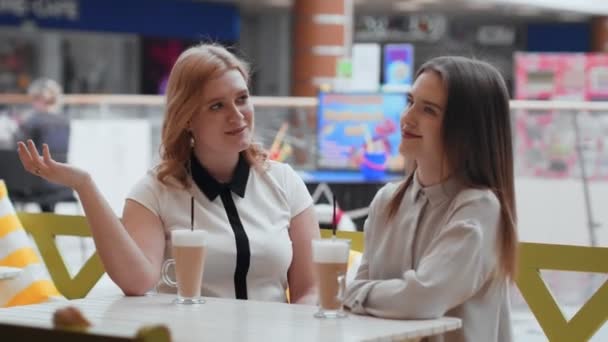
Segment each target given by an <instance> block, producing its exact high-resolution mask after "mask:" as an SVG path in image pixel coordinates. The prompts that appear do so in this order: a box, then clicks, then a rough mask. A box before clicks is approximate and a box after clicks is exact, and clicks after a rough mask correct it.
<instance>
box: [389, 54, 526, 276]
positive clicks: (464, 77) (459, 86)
mask: <svg viewBox="0 0 608 342" xmlns="http://www.w3.org/2000/svg"><path fill="white" fill-rule="evenodd" d="M427 71H432V72H436V73H437V74H438V75H439V76H440V77H441V79H442V80H443V84H444V86H445V89H446V90H447V95H448V99H447V107H446V111H445V115H444V118H443V123H442V128H441V131H442V138H443V148H444V151H445V152H446V153H445V158H446V159H447V162H448V165H449V166H450V168H451V170H452V172H453V173H454V176H456V177H458V178H459V179H461V180H462V181H464V182H465V183H466V184H467V186H470V187H473V188H482V189H490V190H492V192H494V194H495V195H496V197H497V198H498V201H499V202H500V208H501V209H500V217H501V230H500V232H499V236H498V241H497V247H498V252H497V253H498V260H499V273H500V274H503V275H505V276H509V277H511V278H513V276H514V275H515V272H516V268H517V267H516V266H517V243H518V242H517V227H516V222H517V213H516V208H515V186H514V180H513V177H514V176H513V143H512V133H511V118H510V110H509V93H508V91H507V87H506V85H505V82H504V80H503V78H502V76H501V75H500V73H499V72H498V70H496V68H494V67H493V66H491V65H490V64H488V63H485V62H481V61H476V60H472V59H469V58H465V57H438V58H435V59H432V60H430V61H428V62H426V63H425V64H424V65H422V67H420V69H419V70H418V72H417V73H416V78H418V76H420V75H421V74H422V73H423V72H427ZM413 177H414V172H410V173H409V175H408V177H407V178H406V180H405V181H404V182H403V183H402V184H401V185H400V187H399V188H398V189H397V191H396V192H395V194H394V196H393V198H392V199H391V201H390V203H389V205H388V207H387V210H388V218H389V220H390V219H392V218H393V217H394V216H395V214H396V213H397V211H398V209H399V206H400V204H401V202H402V201H403V196H404V195H405V192H406V190H407V188H408V187H409V185H410V184H411V183H412V178H413Z"/></svg>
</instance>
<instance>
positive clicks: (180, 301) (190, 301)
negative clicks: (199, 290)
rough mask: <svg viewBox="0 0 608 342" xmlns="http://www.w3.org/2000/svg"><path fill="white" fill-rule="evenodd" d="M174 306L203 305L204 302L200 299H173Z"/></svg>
mask: <svg viewBox="0 0 608 342" xmlns="http://www.w3.org/2000/svg"><path fill="white" fill-rule="evenodd" d="M173 303H174V304H184V305H196V304H204V303H205V300H204V299H202V298H175V299H174V300H173Z"/></svg>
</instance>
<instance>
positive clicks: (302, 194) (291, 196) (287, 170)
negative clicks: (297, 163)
mask: <svg viewBox="0 0 608 342" xmlns="http://www.w3.org/2000/svg"><path fill="white" fill-rule="evenodd" d="M283 169H284V171H283V186H284V187H285V188H284V190H285V194H286V196H287V202H288V204H289V209H290V211H291V218H294V217H296V216H298V214H300V213H301V212H303V211H304V210H305V209H307V208H308V207H310V206H311V205H312V204H313V201H312V197H311V196H310V193H309V192H308V189H307V188H306V185H305V184H304V181H303V180H302V177H300V176H299V175H298V174H297V173H296V172H295V171H294V169H293V168H292V167H291V166H290V165H289V164H283Z"/></svg>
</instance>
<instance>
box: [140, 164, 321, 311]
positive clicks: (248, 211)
mask: <svg viewBox="0 0 608 342" xmlns="http://www.w3.org/2000/svg"><path fill="white" fill-rule="evenodd" d="M266 164H267V165H266V168H265V169H264V170H263V171H260V170H258V169H257V168H253V167H250V166H249V164H248V163H247V161H246V159H245V158H244V157H241V158H240V159H239V162H238V165H237V167H236V170H235V173H234V176H233V179H232V181H231V182H230V183H227V184H221V183H219V182H217V181H216V180H215V179H214V178H213V177H212V176H211V175H210V174H209V173H208V172H207V171H206V170H205V169H204V167H202V166H201V165H200V164H199V163H198V161H197V160H196V158H192V178H193V180H194V182H193V186H192V187H191V188H190V189H181V188H176V187H170V186H167V185H164V184H162V183H161V182H160V181H159V180H158V179H157V178H156V171H155V170H154V169H153V170H151V171H149V172H148V173H147V174H146V176H145V177H143V179H141V180H140V181H139V182H138V183H137V184H136V185H135V187H134V188H133V189H132V191H131V192H130V194H129V196H128V198H129V199H131V200H134V201H136V202H138V203H140V204H141V205H143V206H145V207H146V208H148V209H149V210H150V211H152V212H153V213H154V214H155V215H157V216H158V217H159V218H160V220H161V221H162V223H163V229H164V234H165V241H166V244H165V259H168V258H171V248H170V247H171V243H170V241H169V239H170V235H171V234H170V231H171V230H174V229H177V228H189V227H190V199H191V196H194V202H195V209H194V217H195V219H194V226H195V229H202V230H205V231H207V233H208V245H207V246H208V247H207V258H206V261H205V272H204V275H203V285H202V286H203V288H202V294H203V296H211V297H226V298H238V299H254V300H262V301H277V302H285V301H286V296H285V290H286V289H287V287H288V284H287V271H288V269H289V266H290V265H291V261H292V256H293V253H292V242H291V239H290V237H289V229H290V221H291V219H292V218H293V217H295V216H296V215H298V214H300V213H301V212H302V211H304V210H305V209H307V208H308V207H310V206H311V205H312V204H313V201H312V198H311V196H310V194H309V193H308V191H307V189H306V186H305V185H304V182H303V181H302V179H301V178H300V177H299V176H298V175H297V174H296V172H295V171H294V170H293V169H292V168H291V167H290V166H289V165H287V164H283V163H279V162H275V161H267V162H266ZM157 289H158V291H159V292H175V289H172V288H169V287H167V286H165V285H164V284H162V283H159V285H158V286H157Z"/></svg>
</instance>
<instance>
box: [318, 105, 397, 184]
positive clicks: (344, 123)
mask: <svg viewBox="0 0 608 342" xmlns="http://www.w3.org/2000/svg"><path fill="white" fill-rule="evenodd" d="M406 103H407V97H406V94H404V93H320V94H319V106H318V113H317V123H318V124H317V141H318V145H317V167H318V168H319V169H331V170H359V169H361V166H362V164H364V163H365V160H366V155H369V154H385V156H386V161H385V163H384V165H385V166H386V170H387V171H395V172H398V171H401V170H402V169H403V158H402V157H401V155H400V154H399V143H400V141H401V130H400V128H399V127H400V125H399V119H400V117H401V113H402V111H403V109H404V108H405V106H406Z"/></svg>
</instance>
